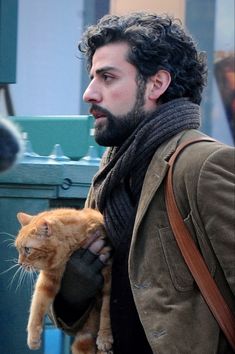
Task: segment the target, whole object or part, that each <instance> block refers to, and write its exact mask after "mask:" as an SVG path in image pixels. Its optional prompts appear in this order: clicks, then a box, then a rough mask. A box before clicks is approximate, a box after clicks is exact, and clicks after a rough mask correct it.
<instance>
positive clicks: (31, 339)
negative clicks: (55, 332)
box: [27, 330, 41, 350]
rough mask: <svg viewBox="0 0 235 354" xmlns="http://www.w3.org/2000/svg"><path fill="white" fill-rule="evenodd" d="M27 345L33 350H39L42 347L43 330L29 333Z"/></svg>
mask: <svg viewBox="0 0 235 354" xmlns="http://www.w3.org/2000/svg"><path fill="white" fill-rule="evenodd" d="M27 344H28V347H29V349H31V350H37V349H39V348H40V346H41V330H39V331H38V332H37V333H32V332H28V338H27Z"/></svg>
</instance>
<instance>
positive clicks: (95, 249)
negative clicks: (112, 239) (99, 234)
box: [88, 240, 105, 254]
mask: <svg viewBox="0 0 235 354" xmlns="http://www.w3.org/2000/svg"><path fill="white" fill-rule="evenodd" d="M104 245H105V241H104V240H97V241H94V242H93V243H92V244H91V245H90V247H89V248H88V249H89V251H90V252H92V253H94V254H98V253H99V252H100V251H101V250H102V248H103V247H104Z"/></svg>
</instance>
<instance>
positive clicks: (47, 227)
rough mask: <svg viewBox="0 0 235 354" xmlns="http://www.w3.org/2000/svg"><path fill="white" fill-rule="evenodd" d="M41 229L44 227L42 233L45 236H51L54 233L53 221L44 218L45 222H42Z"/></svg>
mask: <svg viewBox="0 0 235 354" xmlns="http://www.w3.org/2000/svg"><path fill="white" fill-rule="evenodd" d="M41 229H42V235H43V236H45V237H50V236H51V234H52V227H51V223H50V221H48V220H43V223H42V224H41Z"/></svg>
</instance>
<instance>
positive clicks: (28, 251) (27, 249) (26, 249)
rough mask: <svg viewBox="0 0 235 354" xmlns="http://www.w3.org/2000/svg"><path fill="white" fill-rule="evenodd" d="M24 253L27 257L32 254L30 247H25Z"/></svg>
mask: <svg viewBox="0 0 235 354" xmlns="http://www.w3.org/2000/svg"><path fill="white" fill-rule="evenodd" d="M24 251H25V254H26V255H29V254H30V251H31V248H30V247H24Z"/></svg>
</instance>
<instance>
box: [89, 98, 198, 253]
mask: <svg viewBox="0 0 235 354" xmlns="http://www.w3.org/2000/svg"><path fill="white" fill-rule="evenodd" d="M199 125H200V114H199V106H198V105H197V104H194V103H192V102H190V101H189V100H188V99H187V98H179V99H175V100H172V101H170V102H167V103H165V104H162V105H160V106H159V107H158V108H157V110H156V112H155V114H154V115H153V116H151V117H150V118H147V119H146V120H143V121H141V122H140V124H139V125H138V126H137V128H136V130H135V131H134V132H133V133H132V134H131V136H130V137H129V138H128V139H127V140H126V141H125V142H124V143H123V145H122V146H120V147H114V148H108V149H107V151H106V153H105V156H104V158H103V163H104V164H105V165H104V167H103V168H102V169H101V170H100V171H99V172H98V173H97V175H96V176H95V177H94V180H93V187H94V192H95V199H96V207H97V208H98V209H99V210H100V211H101V212H102V213H103V215H104V219H105V225H106V229H107V232H108V235H109V237H110V239H111V241H112V243H113V245H114V247H115V248H117V247H118V245H119V244H120V242H121V241H122V240H123V238H124V237H127V236H129V237H130V235H131V234H132V229H133V224H134V219H135V214H136V209H137V205H138V201H139V197H140V192H141V188H142V184H143V180H144V176H145V173H146V171H147V167H148V165H149V163H150V161H151V159H152V157H153V154H154V153H155V151H156V149H157V147H158V146H159V145H160V144H162V143H163V142H164V141H166V140H167V139H169V138H170V137H172V136H174V135H176V134H177V133H179V132H181V131H183V130H186V129H197V128H198V127H199Z"/></svg>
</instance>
